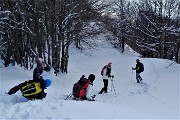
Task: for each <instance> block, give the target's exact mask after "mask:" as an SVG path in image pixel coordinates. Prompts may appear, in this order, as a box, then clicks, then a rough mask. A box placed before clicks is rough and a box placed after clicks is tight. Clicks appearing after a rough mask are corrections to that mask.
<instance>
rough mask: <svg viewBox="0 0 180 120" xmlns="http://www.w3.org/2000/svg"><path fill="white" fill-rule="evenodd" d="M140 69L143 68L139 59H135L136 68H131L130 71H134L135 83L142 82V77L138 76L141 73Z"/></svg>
mask: <svg viewBox="0 0 180 120" xmlns="http://www.w3.org/2000/svg"><path fill="white" fill-rule="evenodd" d="M142 67H143V64H142V63H141V62H140V60H139V59H136V67H135V68H132V70H136V80H137V83H139V81H142V80H143V79H142V77H141V76H140V73H141V72H142Z"/></svg>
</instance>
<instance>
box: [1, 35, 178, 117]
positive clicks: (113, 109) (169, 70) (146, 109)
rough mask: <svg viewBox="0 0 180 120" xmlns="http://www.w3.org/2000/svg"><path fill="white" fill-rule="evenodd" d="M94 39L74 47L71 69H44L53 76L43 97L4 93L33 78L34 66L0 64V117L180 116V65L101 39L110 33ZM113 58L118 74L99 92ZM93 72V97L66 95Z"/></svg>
mask: <svg viewBox="0 0 180 120" xmlns="http://www.w3.org/2000/svg"><path fill="white" fill-rule="evenodd" d="M94 39H96V42H97V43H98V47H96V48H92V49H89V50H85V51H83V52H81V51H80V50H78V49H76V48H74V47H73V46H71V48H70V51H69V52H70V58H69V65H68V73H67V74H62V73H59V74H58V75H57V76H55V75H54V74H53V72H54V71H53V70H52V69H51V71H50V72H45V71H44V72H43V74H42V76H43V77H44V78H45V79H47V78H49V79H51V80H52V85H51V86H50V87H49V88H48V89H46V90H45V92H47V97H46V98H44V99H43V100H34V101H29V100H27V99H25V98H24V97H22V96H21V93H20V92H19V91H18V92H17V93H16V94H13V95H11V96H10V95H8V94H5V93H6V92H7V91H8V90H9V89H10V88H12V87H13V86H15V85H18V84H19V83H21V82H24V81H25V80H28V79H32V74H33V70H25V69H23V68H21V67H19V66H15V67H14V66H9V67H7V68H5V67H4V66H3V65H2V63H0V74H1V77H0V111H1V112H0V119H43V120H44V119H68V120H70V119H93V120H95V119H141V120H142V119H146V120H147V119H180V116H179V115H180V114H179V113H180V111H179V108H180V106H179V105H180V103H179V101H180V96H179V95H180V94H179V91H180V88H179V80H180V65H179V64H173V65H172V66H169V65H170V64H171V63H172V62H173V61H170V60H167V59H157V58H140V55H139V54H137V53H136V52H134V51H133V50H132V49H131V48H130V47H129V46H126V49H125V53H123V54H122V53H121V52H120V51H119V50H117V49H115V48H113V47H112V46H111V45H109V44H107V43H106V42H105V41H103V40H105V39H106V37H105V35H102V34H101V35H98V36H96V37H95V38H94ZM94 39H92V41H93V40H94ZM137 58H139V59H140V61H141V62H142V63H143V64H144V67H145V70H144V72H143V73H141V76H142V78H143V81H142V82H141V83H139V84H138V83H136V79H135V71H132V67H135V64H136V63H135V61H136V59H137ZM109 62H112V75H114V79H113V81H109V85H108V93H106V94H98V92H99V91H100V90H101V88H102V87H103V81H102V77H101V75H100V72H101V68H102V67H103V66H104V65H106V64H107V63H109ZM89 74H95V75H96V79H95V81H94V85H93V87H94V94H96V98H95V101H75V100H72V99H71V98H70V99H68V100H64V99H65V98H66V97H67V96H68V95H69V94H71V91H72V87H73V84H74V83H75V82H77V81H78V80H79V78H80V77H81V75H85V76H86V77H88V75H89ZM112 84H113V85H114V89H113V88H112ZM111 88H112V90H111Z"/></svg>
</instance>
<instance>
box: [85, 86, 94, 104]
mask: <svg viewBox="0 0 180 120" xmlns="http://www.w3.org/2000/svg"><path fill="white" fill-rule="evenodd" d="M93 97H94V94H93V86H92V85H89V86H88V88H87V90H86V98H87V100H90V101H94V98H93Z"/></svg>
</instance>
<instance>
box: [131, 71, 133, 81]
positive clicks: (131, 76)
mask: <svg viewBox="0 0 180 120" xmlns="http://www.w3.org/2000/svg"><path fill="white" fill-rule="evenodd" d="M132 77H133V70H132V73H131V82H132Z"/></svg>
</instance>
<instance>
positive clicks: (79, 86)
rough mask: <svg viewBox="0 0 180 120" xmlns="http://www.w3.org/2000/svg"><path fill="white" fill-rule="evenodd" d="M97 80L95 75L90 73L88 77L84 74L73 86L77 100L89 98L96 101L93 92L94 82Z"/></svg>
mask: <svg viewBox="0 0 180 120" xmlns="http://www.w3.org/2000/svg"><path fill="white" fill-rule="evenodd" d="M94 80H95V75H93V74H90V75H89V77H88V79H87V78H85V76H84V75H82V77H81V78H80V80H79V81H78V82H76V83H75V84H74V86H73V93H72V95H73V96H74V99H76V100H79V99H80V100H89V101H95V100H94V98H95V95H94V94H93V82H94Z"/></svg>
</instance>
